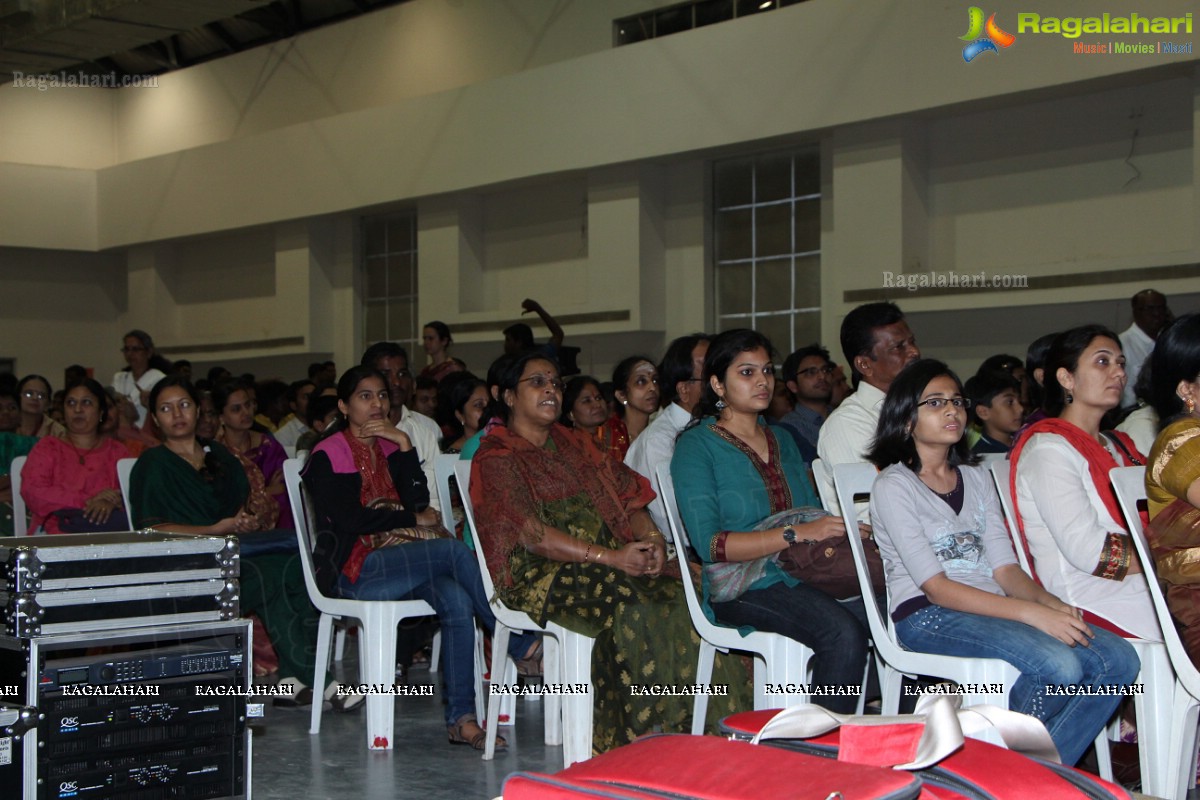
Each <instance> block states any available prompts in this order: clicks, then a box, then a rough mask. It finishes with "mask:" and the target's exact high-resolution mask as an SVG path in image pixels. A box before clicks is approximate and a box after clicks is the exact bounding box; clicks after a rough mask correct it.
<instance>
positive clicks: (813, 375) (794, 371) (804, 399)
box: [779, 344, 834, 464]
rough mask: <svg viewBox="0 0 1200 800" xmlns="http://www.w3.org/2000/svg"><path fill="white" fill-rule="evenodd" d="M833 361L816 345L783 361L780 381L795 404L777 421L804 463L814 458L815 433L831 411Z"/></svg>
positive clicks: (800, 350) (822, 348)
mask: <svg viewBox="0 0 1200 800" xmlns="http://www.w3.org/2000/svg"><path fill="white" fill-rule="evenodd" d="M833 370H834V366H833V362H832V361H831V360H830V359H829V351H828V350H826V349H825V348H824V347H821V345H819V344H810V345H809V346H808V347H801V348H800V349H799V350H797V351H796V352H794V353H792V354H791V355H790V356H788V357H787V360H786V361H784V362H783V375H781V376H780V378H781V380H783V381H785V382H786V383H787V388H788V391H790V392H791V393H792V396H793V397H795V398H796V405H795V406H793V407H792V410H791V411H789V412H788V413H787V414H785V415H784V416H783V419H781V420H779V424H780V425H782V426H784V427H785V428H787V430H788V432H789V433H791V434H792V438H793V439H795V440H796V446H797V447H799V448H800V455H802V456H804V461H805V463H807V464H811V463H812V461H813V459H815V458H816V457H817V434H818V433H820V430H821V425H822V423H824V422H825V418H826V417H828V416H829V412H831V411H833V407H832V406H831V405H830V398H831V397H832V396H833Z"/></svg>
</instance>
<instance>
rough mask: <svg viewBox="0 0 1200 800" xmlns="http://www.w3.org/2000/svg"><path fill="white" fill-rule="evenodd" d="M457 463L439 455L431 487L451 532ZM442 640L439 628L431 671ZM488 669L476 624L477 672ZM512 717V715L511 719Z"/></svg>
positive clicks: (480, 711) (479, 709)
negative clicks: (451, 492) (450, 509)
mask: <svg viewBox="0 0 1200 800" xmlns="http://www.w3.org/2000/svg"><path fill="white" fill-rule="evenodd" d="M457 463H458V455H457V454H453V455H446V454H442V455H439V456H438V457H437V460H436V461H434V475H435V477H436V480H437V485H436V486H435V487H432V488H431V493H433V492H434V491H436V493H437V498H438V505H439V506H440V507H441V508H442V509H443V510H442V524H443V525H445V526H446V529H447V530H449V531H450V532H451V533H454V520H453V519H452V518H451V517H448V516H447V514H448V513H450V512H448V511H446V510H445V509H449V508H451V507H452V506H451V505H450V503H451V499H452V498H451V495H450V476H451V475H453V474H454V465H455V464H457ZM469 544H470V543H469V542H468V545H469ZM441 642H442V632H441V631H440V630H439V631H437V633H435V634H434V635H433V654H432V655H431V656H430V657H429V671H430V672H437V671H438V667H439V666H440V665H441V660H442V648H441ZM486 671H487V667H486V666H485V665H484V659H483V631H481V630H478V626H476V636H475V673H476V674H477V675H481V676H482V675H483V674H484V673H485V672H486ZM502 713H503V712H502ZM483 715H484V702H483V695H482V694H476V696H475V716H476V717H478V718H479V719H483V718H484V717H483ZM511 718H512V717H511V716H510V717H509V719H511Z"/></svg>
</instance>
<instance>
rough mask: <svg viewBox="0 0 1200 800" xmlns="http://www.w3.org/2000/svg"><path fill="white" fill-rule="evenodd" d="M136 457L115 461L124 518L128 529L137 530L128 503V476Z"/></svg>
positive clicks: (131, 471) (131, 508)
mask: <svg viewBox="0 0 1200 800" xmlns="http://www.w3.org/2000/svg"><path fill="white" fill-rule="evenodd" d="M136 463H137V459H136V458H122V459H121V460H120V461H118V462H117V485H118V486H120V487H121V502H123V503H124V504H125V518H126V519H127V520H129V529H130V530H131V531H132V530H137V526H136V523H135V522H134V521H133V506H132V505H130V503H129V476H131V475H132V474H133V465H134V464H136Z"/></svg>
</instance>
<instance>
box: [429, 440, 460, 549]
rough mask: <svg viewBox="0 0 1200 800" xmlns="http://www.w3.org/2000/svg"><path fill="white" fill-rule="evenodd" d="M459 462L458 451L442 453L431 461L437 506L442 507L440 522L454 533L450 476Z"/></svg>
mask: <svg viewBox="0 0 1200 800" xmlns="http://www.w3.org/2000/svg"><path fill="white" fill-rule="evenodd" d="M458 462H459V457H458V453H442V454H441V455H439V456H438V457H437V459H435V460H434V462H433V476H434V480H435V482H436V483H437V486H435V487H433V489H434V490H435V491H436V492H437V499H438V507H439V508H441V509H442V524H443V525H445V526H446V530H448V531H450V532H451V533H454V506H453V504H452V502H451V501H452V498H451V496H450V476H451V475H453V474H454V468H455V465H457V464H458Z"/></svg>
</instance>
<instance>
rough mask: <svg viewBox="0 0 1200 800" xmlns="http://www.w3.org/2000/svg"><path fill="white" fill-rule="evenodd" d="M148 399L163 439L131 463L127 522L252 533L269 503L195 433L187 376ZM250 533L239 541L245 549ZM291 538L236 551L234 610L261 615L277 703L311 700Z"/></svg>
mask: <svg viewBox="0 0 1200 800" xmlns="http://www.w3.org/2000/svg"><path fill="white" fill-rule="evenodd" d="M149 402H150V413H151V415H152V418H153V420H154V424H155V425H156V426H157V427H158V429H159V430H160V431H161V433H162V436H163V445H162V446H161V447H153V448H151V449H149V450H147V451H146V452H144V453H143V454H142V455H141V456H140V457H139V458H138V460H137V464H135V465H134V467H133V474H132V475H131V476H130V487H129V494H130V505H132V506H133V511H132V514H133V522H134V524H135V525H136V526H137V527H139V528H155V529H158V530H163V531H171V532H173V533H190V534H196V535H207V536H227V535H229V534H237V535H239V536H242V535H247V534H249V535H251V536H252V535H253V533H254V532H257V531H262V530H264V528H266V527H268V524H267V523H266V521H265V520H266V517H265V516H264V511H266V510H271V506H272V505H273V503H272V501H271V500H270V498H268V497H266V495H265V494H263V493H262V490H261V487H260V488H259V491H258V496H256V495H255V493H254V492H252V491H251V486H250V483H249V482H248V481H247V479H246V473H245V471H244V470H243V469H242V465H241V463H240V462H239V461H238V460H237V458H236V457H235V456H234V455H233V454H231V453H230V452H229V451H228V450H226V449H225V448H224V447H222V446H221V445H220V444H219V443H217V442H214V441H208V440H202V439H199V438H197V437H196V421H197V417H198V409H199V407H200V403H199V399H198V395H197V392H196V390H195V388H194V387H193V386H192V384H191V382H190V381H188V380H187V379H186V378H183V377H181V376H178V375H173V376H169V377H166V378H163V379H162V380H160V381H159V382H158V383H156V384H155V385H154V388H153V389H151V390H150V397H149ZM289 533H290V532H289ZM251 536H247V537H246V539H245V542H244V545H243V546H244V549H245V550H247V551H250V550H251V547H250V546H249V543H250V542H251V541H252V539H251ZM271 540H272V542H275V541H277V540H276V538H275V537H271ZM291 543H292V547H291V552H287V550H288V548H287V547H286V543H283V542H281V541H280V542H279V544H277V545H276V546H273V547H269V548H265V549H268V550H275V551H283V552H265V553H261V554H257V553H256V554H254V555H246V554H245V553H243V556H242V575H241V583H240V595H241V611H242V613H243V614H251V613H253V614H256V615H257V616H258V618H259V619H260V620H262V623H263V625H264V626H265V627H266V629H267V633H268V634H269V635H270V637H271V642H272V644H274V646H275V651H276V653H277V654H278V656H279V674H280V676H281V680H280V684H282V685H284V686H291V687H292V689H293V692H292V696H291V697H292V699H291V701H290V702H288V701H286V700H281V699H280V698H277V700H276V703H277V704H283V705H303V704H308V703H311V702H312V691H311V689H309V686H310V684H311V683H312V680H313V670H314V667H315V664H316V641H317V622H318V616H317V612H316V609H315V608H313V606H312V603H311V602H309V599H308V592H307V590H306V589H305V586H304V576H303V574H302V573H301V571H300V559H299V555H298V553H297V552H296V551H295V537H294V535H293V536H292V537H291ZM331 687H332V689H333V691H332V692H327V694H328V695H330V696H331V697H332V696H336V695H337V693H336V689H337V686H336V684H331ZM337 699H339V700H340V699H341V697H337ZM335 705H337V704H335ZM342 705H345V703H343V704H342ZM355 705H357V703H355ZM339 710H340V709H339Z"/></svg>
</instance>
